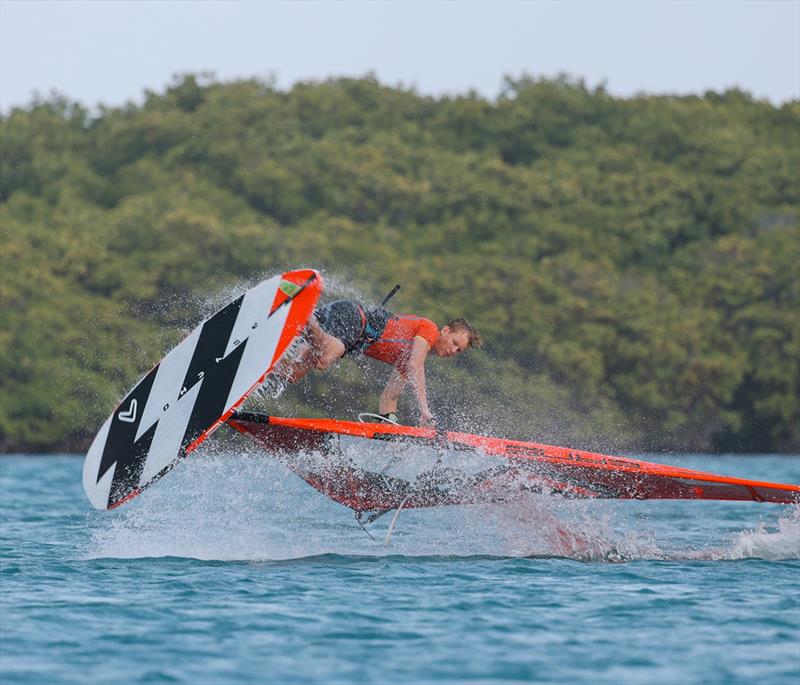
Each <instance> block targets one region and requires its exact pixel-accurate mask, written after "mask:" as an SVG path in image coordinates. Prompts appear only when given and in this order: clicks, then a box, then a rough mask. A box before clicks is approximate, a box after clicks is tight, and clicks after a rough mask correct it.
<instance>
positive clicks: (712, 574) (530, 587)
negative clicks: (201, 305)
mask: <svg viewBox="0 0 800 685" xmlns="http://www.w3.org/2000/svg"><path fill="white" fill-rule="evenodd" d="M209 449H213V448H209ZM227 450H228V451H227V452H217V453H213V452H212V451H208V450H207V451H206V452H205V453H203V454H200V455H196V456H193V457H191V458H190V459H188V460H186V462H184V463H183V464H181V465H180V466H179V467H178V468H177V469H175V471H173V472H172V473H170V474H169V475H168V476H167V477H166V478H165V479H164V480H162V481H161V482H159V483H158V484H156V485H155V486H153V487H152V488H151V489H150V490H148V491H147V492H145V493H144V494H143V495H142V496H140V497H139V498H137V499H136V500H134V501H133V502H131V503H130V504H129V505H127V506H125V507H123V508H121V509H119V510H117V511H114V512H95V511H93V510H91V509H90V507H89V504H88V502H87V501H86V499H85V497H84V495H83V491H82V488H81V459H80V458H77V457H69V456H49V457H14V456H7V457H3V458H0V507H1V511H2V520H1V524H2V568H1V569H0V579H1V582H2V585H0V592H1V593H2V595H1V597H0V599H1V604H0V682H2V683H3V685H11V684H12V683H44V682H48V683H171V682H175V683H256V682H259V683H260V682H275V683H349V682H368V683H420V682H423V683H424V682H436V683H448V682H449V683H464V682H480V683H499V682H514V681H525V682H543V683H574V682H581V683H614V684H634V683H635V684H639V683H704V684H707V683H720V684H722V683H725V684H726V685H729V684H735V683H748V684H749V683H753V682H764V683H771V684H772V685H776V684H781V683H786V684H787V685H797V683H798V680H799V679H800V518H798V512H797V511H796V509H795V508H794V507H789V506H777V505H765V504H756V503H714V502H598V501H594V502H564V501H559V500H555V499H546V498H542V497H538V498H537V497H531V498H530V499H529V500H525V501H523V502H519V503H517V504H514V505H502V506H492V507H490V506H481V507H463V508H462V507H453V508H443V509H439V510H434V511H403V512H402V513H401V514H400V516H399V517H398V520H397V524H396V528H395V531H394V533H393V536H392V539H391V541H390V543H389V544H385V543H384V538H385V534H386V531H387V527H388V526H389V523H390V520H387V519H390V517H388V516H386V517H384V518H383V519H381V520H380V521H378V522H376V523H375V524H374V525H373V527H372V532H373V535H374V537H375V538H376V539H375V540H371V539H370V538H369V537H367V536H366V535H365V534H364V533H363V532H362V531H361V530H360V529H359V528H358V527H357V526H356V525H354V523H353V519H352V514H351V512H349V511H348V510H346V509H344V508H342V507H340V506H338V505H336V504H334V503H332V502H330V501H328V500H326V499H325V498H323V497H322V496H321V495H319V494H318V493H316V492H315V491H313V490H311V489H310V488H309V487H307V486H305V485H304V484H303V483H302V482H300V481H299V480H297V479H296V478H295V477H294V476H292V475H291V474H288V473H286V472H284V471H283V470H282V469H281V467H279V466H278V465H276V464H275V463H274V462H272V461H270V460H269V459H268V458H264V457H260V456H258V455H255V454H252V453H251V454H242V453H240V452H238V451H237V450H231V449H230V447H228V448H227ZM666 461H669V462H671V463H675V464H678V465H682V466H690V467H696V468H702V469H706V470H712V471H717V472H720V473H727V474H730V475H741V476H749V477H753V478H764V479H770V480H777V481H784V482H795V483H798V482H800V459H798V458H796V457H774V456H760V457H722V458H714V457H703V456H691V457H690V456H687V457H675V458H671V459H668V460H666ZM556 527H558V528H560V529H567V530H569V531H570V532H571V533H572V534H574V536H575V538H574V539H575V540H576V542H575V544H574V545H573V547H574V548H572V549H570V546H569V544H566V543H565V542H564V539H563V537H562V536H558V535H556V534H555V533H554V531H555V529H556ZM565 544H566V546H565Z"/></svg>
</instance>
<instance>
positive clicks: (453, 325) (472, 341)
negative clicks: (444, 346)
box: [447, 317, 483, 347]
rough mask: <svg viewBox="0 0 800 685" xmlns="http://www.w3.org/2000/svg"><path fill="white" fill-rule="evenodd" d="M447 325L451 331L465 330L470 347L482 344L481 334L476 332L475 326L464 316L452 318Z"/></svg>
mask: <svg viewBox="0 0 800 685" xmlns="http://www.w3.org/2000/svg"><path fill="white" fill-rule="evenodd" d="M447 327H448V328H449V329H450V330H451V331H466V332H467V336H468V337H469V346H470V347H481V346H482V345H483V338H482V337H481V334H480V333H478V329H477V328H475V327H474V326H473V325H472V324H471V323H470V322H469V321H467V320H466V319H465V318H463V317H459V318H458V319H453V320H452V321H451V322H450V323H448V324H447Z"/></svg>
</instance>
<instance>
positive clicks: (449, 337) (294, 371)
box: [288, 300, 483, 426]
mask: <svg viewBox="0 0 800 685" xmlns="http://www.w3.org/2000/svg"><path fill="white" fill-rule="evenodd" d="M306 332H307V335H306V338H307V341H308V345H307V346H306V348H305V349H304V350H303V351H302V352H301V353H300V355H299V358H298V359H297V360H296V361H295V362H293V363H292V365H291V368H290V371H289V374H288V380H289V381H290V382H292V383H296V382H297V381H299V380H300V379H301V378H303V376H305V375H306V374H307V373H308V372H309V371H310V370H311V369H312V368H316V369H318V370H321V371H322V370H325V369H327V368H328V367H329V366H330V365H331V364H333V362H335V361H336V360H337V359H341V358H342V357H344V356H345V355H347V354H358V353H361V354H365V355H366V356H368V357H372V358H373V359H378V360H380V361H382V362H385V363H386V364H390V365H391V366H393V367H394V369H393V371H392V374H391V376H390V377H389V381H388V383H387V384H386V387H385V388H384V390H383V393H382V394H381V398H380V405H379V409H378V411H379V413H381V414H382V415H384V416H386V417H387V418H390V419H392V420H395V421H396V420H397V417H396V413H397V402H398V400H399V399H400V395H401V394H402V392H403V390H404V388H405V387H406V385H407V384H408V383H410V384H411V387H412V388H413V389H414V392H415V394H416V398H417V403H418V405H419V422H420V425H421V426H433V425H435V421H434V418H433V414H432V413H431V410H430V407H429V406H428V396H427V391H426V386H425V360H426V359H427V357H428V354H429V353H430V352H433V353H434V354H435V355H436V356H437V357H453V356H455V355H457V354H460V353H461V352H463V351H464V350H466V349H467V348H469V347H480V346H481V345H482V344H483V340H482V339H481V336H480V333H478V331H477V330H475V328H473V326H472V325H471V324H470V323H469V322H468V321H467V320H466V319H463V318H458V319H453V320H452V321H450V322H449V323H447V324H446V325H444V326H442V327H441V328H439V327H438V326H437V325H436V324H435V323H434V322H433V321H431V320H430V319H426V318H425V317H422V316H414V315H411V314H392V313H391V312H389V311H387V310H386V309H384V308H383V307H374V308H367V307H364V306H363V305H361V304H359V303H358V302H355V301H352V300H337V301H336V302H331V303H330V304H328V305H325V306H323V307H320V308H318V309H317V311H316V312H315V313H314V316H312V317H311V320H310V321H309V324H308V327H307V328H306Z"/></svg>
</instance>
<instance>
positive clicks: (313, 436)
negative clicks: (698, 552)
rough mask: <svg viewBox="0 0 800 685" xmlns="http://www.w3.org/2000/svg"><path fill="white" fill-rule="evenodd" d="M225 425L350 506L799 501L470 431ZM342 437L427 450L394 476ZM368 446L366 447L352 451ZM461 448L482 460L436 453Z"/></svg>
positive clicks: (735, 482)
mask: <svg viewBox="0 0 800 685" xmlns="http://www.w3.org/2000/svg"><path fill="white" fill-rule="evenodd" d="M228 424H229V425H231V426H232V427H233V428H235V429H236V430H238V431H240V432H241V433H244V434H247V435H249V436H250V437H251V438H252V439H253V440H255V442H257V443H258V444H259V445H261V446H262V447H264V448H265V449H267V450H268V451H270V452H272V453H274V454H276V455H277V456H278V457H279V458H280V459H281V461H282V462H283V463H285V464H286V465H287V466H288V467H289V468H290V469H292V470H293V471H294V472H295V473H297V474H298V475H299V476H300V477H302V478H303V479H304V480H306V482H308V483H309V484H310V485H312V486H313V487H315V488H316V489H317V490H319V491H320V492H322V493H323V494H325V495H327V496H328V497H330V498H331V499H333V500H335V501H337V502H339V503H340V504H344V505H345V506H348V507H350V508H351V509H354V510H356V511H370V510H387V509H393V508H397V507H398V506H403V507H405V508H414V507H429V506H440V505H444V504H469V503H480V502H491V501H508V500H509V499H513V498H514V497H515V496H518V495H519V493H521V492H524V491H535V492H542V491H544V492H552V493H558V494H561V495H564V496H567V497H576V498H615V499H702V500H740V501H750V500H751V501H756V502H775V503H787V504H788V503H797V502H800V486H798V485H785V484H780V483H768V482H762V481H754V480H746V479H743V478H734V477H730V476H719V475H716V474H712V473H705V472H702V471H695V470H692V469H686V468H680V467H677V466H667V465H664V464H655V463H651V462H647V461H641V460H638V459H630V458H625V457H615V456H610V455H606V454H598V453H595V452H586V451H583V450H576V449H570V448H565V447H554V446H552V445H543V444H539V443H534V442H522V441H518V440H505V439H501V438H492V437H486V436H480V435H472V434H470V433H460V432H455V431H438V430H436V429H433V428H417V427H412V426H395V425H391V424H384V423H357V422H353V421H338V420H334V419H291V418H279V417H274V416H266V415H263V414H253V413H239V414H235V415H234V416H233V417H231V418H230V419H228ZM342 440H346V441H348V442H349V443H352V442H353V441H354V440H355V441H356V442H358V441H365V440H366V441H369V440H380V441H388V442H392V443H395V444H398V445H417V446H420V447H422V448H427V450H428V452H429V454H428V458H427V461H426V460H425V458H424V457H423V458H422V462H421V463H419V466H418V469H417V471H416V472H414V473H412V477H409V476H408V474H405V475H404V476H402V477H401V476H399V475H397V474H395V473H393V472H392V470H391V469H382V470H376V469H374V468H373V469H371V468H370V467H369V466H365V465H359V463H358V459H357V455H358V453H359V452H358V450H356V452H355V453H353V452H350V453H347V454H343V453H342V451H341V447H342ZM370 451H374V450H361V453H365V452H370ZM464 451H468V452H471V453H473V454H475V455H480V457H482V458H484V459H485V460H486V461H485V467H484V468H479V469H478V470H477V471H476V470H473V471H472V472H470V473H459V469H458V455H457V454H456V455H455V457H456V458H455V459H450V460H449V461H448V463H447V464H443V463H442V459H441V455H442V454H443V453H445V452H448V453H450V454H454V453H455V452H464ZM300 452H303V453H306V454H310V453H314V454H317V455H319V456H320V457H321V458H320V459H317V460H312V462H311V463H309V460H307V459H306V460H297V459H295V458H294V457H293V455H297V454H298V453H300ZM424 452H425V450H423V453H424ZM354 454H355V455H356V457H354ZM418 456H419V455H418ZM417 461H418V462H419V458H418V459H417Z"/></svg>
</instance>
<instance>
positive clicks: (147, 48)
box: [0, 0, 800, 112]
mask: <svg viewBox="0 0 800 685" xmlns="http://www.w3.org/2000/svg"><path fill="white" fill-rule="evenodd" d="M189 71H191V72H200V71H213V72H215V74H216V76H217V78H219V79H222V80H230V79H234V78H239V77H250V76H258V77H267V76H269V75H270V74H272V75H274V76H276V77H277V80H278V84H279V85H280V86H281V87H288V86H290V85H291V84H293V83H295V82H296V81H298V80H303V79H312V78H313V79H322V78H326V77H328V76H342V75H344V76H363V75H364V74H366V73H367V72H370V71H371V72H374V73H375V74H376V75H377V77H378V78H379V79H380V81H381V82H382V83H385V84H387V85H397V84H399V83H403V84H404V85H406V86H409V85H414V86H416V88H417V89H418V90H419V91H420V92H422V93H425V94H433V95H441V94H444V93H448V94H454V93H464V92H466V91H467V90H469V89H470V88H474V89H475V90H477V91H478V92H480V93H481V94H483V95H484V96H487V97H494V96H495V95H496V94H497V92H498V90H499V88H500V86H501V84H502V78H503V75H505V74H510V75H512V76H519V75H520V74H522V73H524V72H527V73H529V74H532V75H535V76H540V75H544V76H555V75H557V74H558V73H560V72H567V73H569V74H570V75H572V76H576V77H582V78H584V79H586V81H587V82H588V84H589V85H590V86H595V85H598V84H600V83H602V82H605V83H606V84H607V87H608V89H609V90H610V91H611V92H612V93H614V94H617V95H623V96H628V95H633V94H635V93H637V92H648V93H699V94H702V93H703V92H705V91H706V90H718V91H719V90H724V89H725V88H728V87H732V86H737V87H740V88H742V89H744V90H747V91H749V92H751V93H753V95H755V96H756V97H759V98H769V99H770V100H771V101H773V102H775V103H781V102H784V101H786V100H790V99H800V0H759V1H751V0H739V1H734V0H671V1H669V2H662V1H657V0H627V1H617V0H615V1H606V0H590V1H583V0H575V1H561V2H555V1H549V0H540V1H529V2H524V1H522V0H519V1H516V2H510V1H504V2H501V1H496V2H483V1H478V0H474V1H472V2H469V1H466V0H461V1H458V0H453V1H451V2H441V1H429V2H422V1H410V0H409V1H400V0H396V1H394V2H390V1H379V0H373V1H370V2H368V1H363V2H354V1H346V2H345V1H343V2H336V1H334V0H328V1H326V2H319V1H312V0H308V1H305V2H266V1H259V0H249V1H239V0H229V1H227V2H218V1H216V0H206V1H202V2H201V1H195V0H163V1H161V0H138V1H134V2H130V1H128V0H88V1H87V0H80V1H78V0H59V1H57V2H52V1H39V0H22V1H20V0H0V108H2V110H3V111H4V112H7V111H8V110H9V108H11V107H14V106H25V105H27V104H29V103H30V100H31V98H32V95H33V93H34V91H38V92H39V93H41V94H45V95H46V94H48V93H49V92H50V91H51V90H53V89H55V90H57V91H59V92H60V93H63V94H65V95H67V96H68V97H70V98H72V99H75V100H78V101H80V102H82V103H83V104H85V105H87V106H95V105H97V104H98V103H104V104H107V105H119V104H122V103H124V102H126V101H129V100H133V101H135V102H141V100H142V95H143V91H144V90H145V89H150V90H155V91H162V90H163V89H164V88H165V86H167V85H168V84H169V83H171V82H172V80H173V79H172V77H173V75H174V74H176V73H183V72H189Z"/></svg>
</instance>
